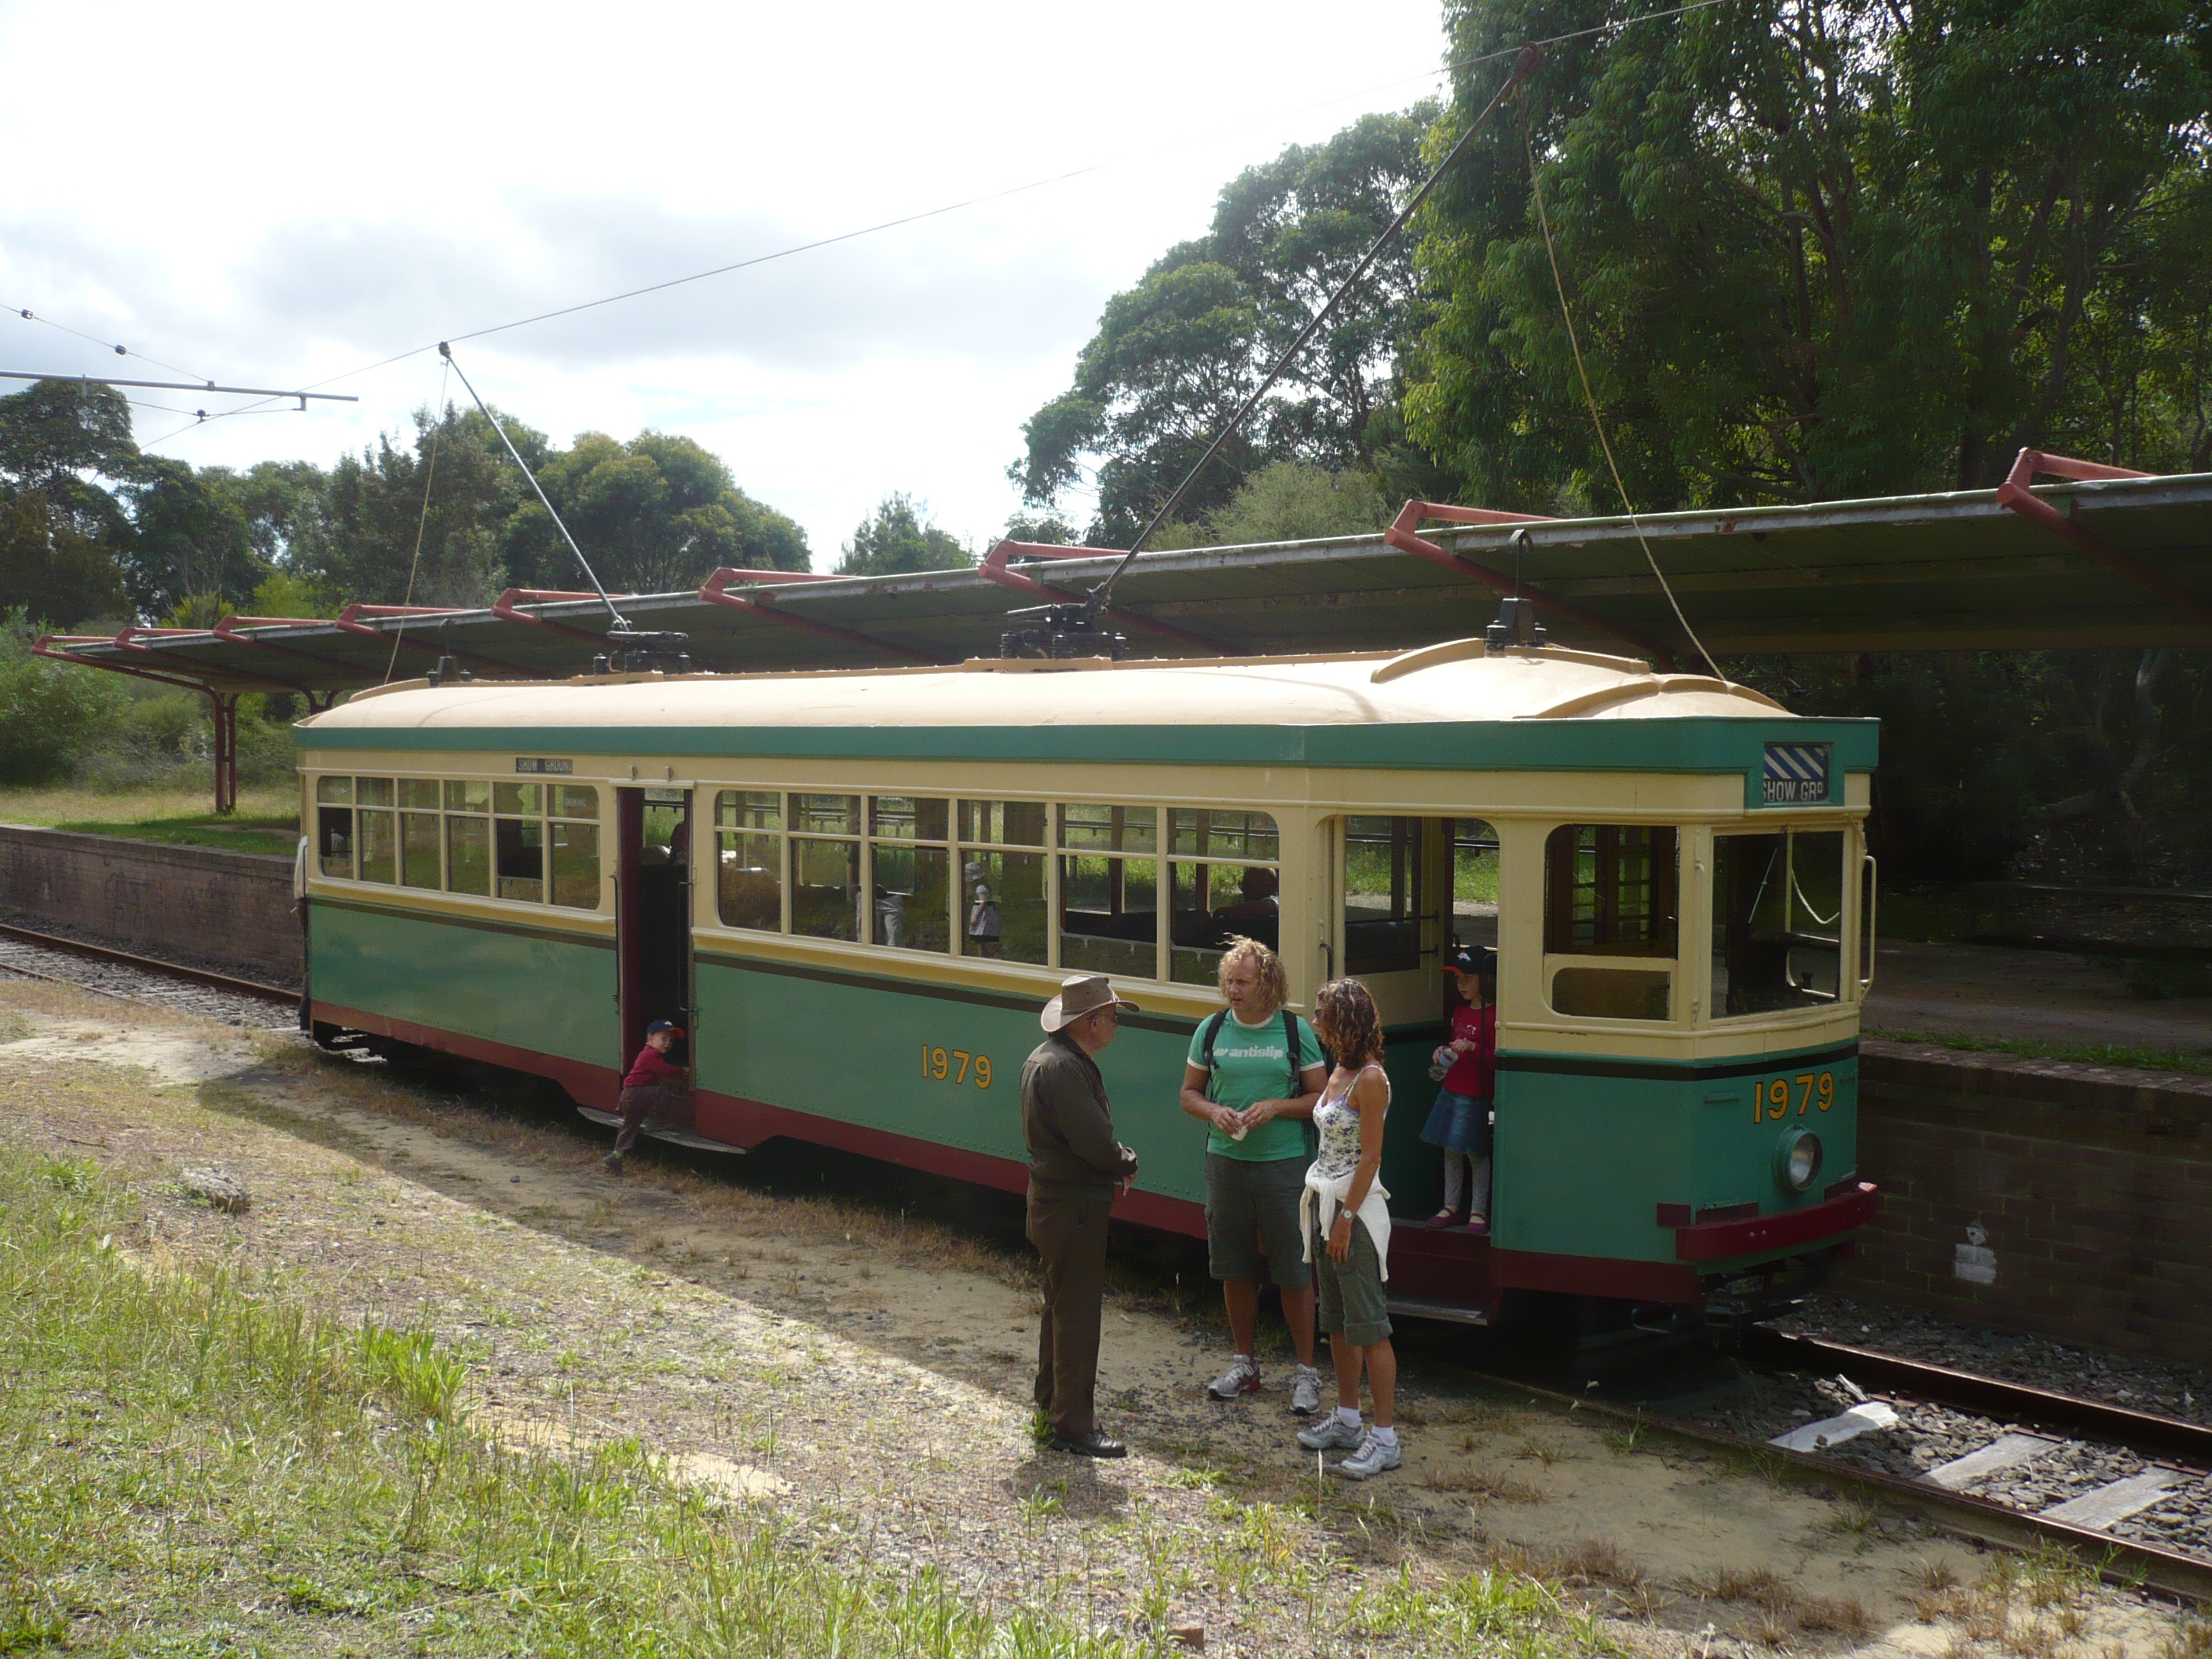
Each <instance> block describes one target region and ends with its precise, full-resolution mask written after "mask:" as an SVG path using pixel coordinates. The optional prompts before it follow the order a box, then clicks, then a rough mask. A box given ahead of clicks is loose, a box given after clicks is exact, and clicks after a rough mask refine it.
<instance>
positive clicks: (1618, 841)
mask: <svg viewBox="0 0 2212 1659" xmlns="http://www.w3.org/2000/svg"><path fill="white" fill-rule="evenodd" d="M1586 834H1587V836H1588V838H1589V839H1588V842H1587V844H1585V843H1584V841H1583V837H1584V836H1585V835H1586ZM1682 839H1683V838H1682V835H1681V831H1680V829H1678V828H1677V827H1676V826H1674V825H1673V824H1663V823H1563V824H1559V825H1558V826H1556V827H1555V828H1553V829H1552V830H1551V832H1550V833H1549V834H1548V835H1547V836H1546V837H1545V839H1544V998H1545V1002H1546V1004H1547V1006H1549V1007H1550V1009H1551V1011H1552V1012H1553V1013H1555V1014H1559V1015H1562V1016H1564V1017H1565V1018H1576V1019H1606V1020H1632V1021H1635V1022H1638V1023H1639V1024H1643V1023H1650V1024H1674V1023H1675V1022H1676V1019H1677V1016H1678V1014H1679V1012H1680V1001H1681V1000H1680V997H1679V995H1677V994H1676V991H1677V986H1676V981H1677V979H1678V977H1679V975H1680V971H1681V924H1682V916H1681V910H1682V879H1681V870H1682ZM1639 843H1640V846H1639ZM1632 861H1640V862H1641V863H1642V864H1643V866H1644V868H1643V870H1642V871H1641V872H1638V870H1637V869H1636V868H1635V867H1634V864H1633V862H1632ZM1585 872H1587V875H1588V879H1586V880H1585V879H1584V878H1583V877H1584V873H1585ZM1631 893H1637V894H1639V895H1641V897H1640V901H1639V902H1638V904H1637V905H1636V907H1635V908H1631V907H1630V905H1629V903H1628V902H1626V896H1627V895H1629V894H1631ZM1585 895H1587V898H1588V902H1587V903H1584V902H1583V897H1584V896H1585ZM1584 927H1587V930H1588V931H1587V936H1585V935H1584V933H1583V929H1584Z"/></svg>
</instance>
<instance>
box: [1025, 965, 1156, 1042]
mask: <svg viewBox="0 0 2212 1659" xmlns="http://www.w3.org/2000/svg"><path fill="white" fill-rule="evenodd" d="M1109 1003H1111V1004H1112V1005H1113V1006H1115V1007H1117V1008H1127V1010H1128V1011H1129V1012H1131V1013H1135V1012H1137V1005H1136V1004H1135V1003H1133V1002H1132V1001H1130V1000H1128V999H1127V997H1117V996H1115V994H1114V987H1113V986H1112V985H1111V984H1110V983H1109V982H1108V981H1107V978H1106V975H1103V974H1070V975H1068V976H1067V977H1066V979H1064V980H1062V981H1060V994H1059V995H1058V996H1056V997H1054V999H1053V1000H1051V1001H1050V1002H1048V1003H1046V1004H1045V1006H1044V1012H1042V1014H1039V1015H1038V1016H1037V1024H1040V1025H1042V1026H1043V1027H1044V1029H1045V1030H1048V1031H1064V1030H1066V1029H1067V1028H1068V1027H1069V1026H1071V1025H1073V1024H1075V1022H1076V1021H1077V1020H1079V1019H1081V1018H1083V1017H1084V1016H1085V1014H1095V1013H1097V1012H1098V1011H1099V1010H1100V1009H1101V1008H1103V1007H1105V1006H1107V1005H1108V1004H1109Z"/></svg>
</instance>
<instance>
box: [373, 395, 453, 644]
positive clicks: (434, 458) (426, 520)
mask: <svg viewBox="0 0 2212 1659" xmlns="http://www.w3.org/2000/svg"><path fill="white" fill-rule="evenodd" d="M452 372H453V359H452V358H451V357H448V358H447V359H446V366H445V367H444V368H441V369H440V370H439V371H438V401H437V404H436V405H435V407H436V409H437V412H438V418H437V419H436V421H435V422H433V423H432V425H431V428H430V459H429V460H428V463H427V464H426V465H424V467H423V469H422V514H421V516H419V517H418V518H417V519H416V520H415V556H414V557H413V558H411V559H410V560H408V562H407V597H406V598H404V599H402V600H400V601H399V629H398V632H397V633H395V634H394V635H392V660H391V661H389V662H387V663H386V664H385V665H384V683H385V684H386V685H389V684H392V672H393V671H394V670H396V669H397V668H398V666H399V647H400V646H401V645H402V644H403V643H404V642H405V641H406V638H407V612H408V609H409V607H410V606H411V605H414V603H415V573H416V571H417V570H420V569H421V568H422V532H424V531H426V530H428V528H429V527H430V490H431V488H432V486H433V485H435V483H437V482H438V435H439V433H440V432H441V430H442V429H443V428H444V427H445V424H446V376H447V374H451V373H452Z"/></svg>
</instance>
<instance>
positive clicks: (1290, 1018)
mask: <svg viewBox="0 0 2212 1659" xmlns="http://www.w3.org/2000/svg"><path fill="white" fill-rule="evenodd" d="M1283 1047H1284V1049H1285V1053H1286V1054H1288V1056H1289V1059H1290V1062H1291V1087H1290V1091H1289V1093H1288V1094H1286V1095H1285V1097H1284V1098H1285V1099H1286V1100H1296V1099H1297V1097H1298V1092H1299V1091H1298V1084H1299V1082H1300V1080H1301V1074H1302V1073H1304V1070H1305V1068H1304V1066H1300V1065H1299V1064H1298V1017H1297V1015H1296V1014H1294V1013H1292V1012H1291V1011H1290V1010H1289V1009H1287V1008H1285V1009H1284V1010H1283Z"/></svg>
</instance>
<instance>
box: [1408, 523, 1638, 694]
mask: <svg viewBox="0 0 2212 1659" xmlns="http://www.w3.org/2000/svg"><path fill="white" fill-rule="evenodd" d="M1424 519H1442V520H1445V521H1446V522H1447V523H1450V524H1475V525H1498V524H1550V523H1553V520H1550V519H1547V518H1546V517H1545V516H1544V515H1543V514H1541V513H1501V512H1499V511H1498V510H1497V509H1496V508H1494V507H1453V506H1451V505H1450V504H1449V503H1448V502H1444V501H1407V503H1406V504H1405V506H1403V507H1400V508H1399V509H1398V516H1397V517H1396V518H1395V519H1393V520H1391V521H1390V527H1389V529H1388V530H1386V531H1384V532H1383V541H1384V542H1385V543H1386V544H1389V546H1392V547H1395V548H1396V549H1397V550H1399V551H1400V552H1401V553H1410V554H1412V555H1413V556H1414V557H1415V558H1417V559H1426V560H1427V561H1428V562H1430V563H1431V564H1435V565H1441V566H1443V568H1445V569H1447V570H1455V571H1457V572H1458V573H1459V574H1461V575H1462V576H1468V577H1472V578H1473V579H1474V580H1476V581H1479V582H1480V583H1481V584H1482V585H1483V586H1485V587H1487V588H1488V589H1490V590H1491V592H1493V593H1498V594H1513V593H1519V594H1521V595H1522V597H1523V598H1525V599H1529V600H1531V601H1533V602H1534V605H1535V606H1536V608H1537V609H1538V610H1539V611H1550V612H1551V613H1552V614H1553V616H1555V617H1564V618H1565V619H1566V620H1567V621H1569V622H1573V623H1579V624H1581V625H1582V626H1583V627H1584V628H1587V629H1592V630H1594V631H1595V632H1597V633H1600V634H1603V635H1606V636H1607V638H1609V639H1616V640H1620V641H1625V642H1626V643H1627V644H1629V645H1632V646H1634V647H1636V648H1637V649H1638V650H1639V651H1647V652H1649V653H1651V655H1652V656H1653V657H1654V658H1656V659H1657V661H1658V665H1660V666H1661V667H1662V668H1670V667H1672V666H1673V665H1674V651H1673V650H1672V649H1671V648H1670V647H1667V646H1665V645H1662V644H1661V643H1660V642H1659V641H1657V640H1655V639H1653V638H1651V637H1650V635H1645V634H1639V633H1638V632H1637V631H1636V630H1635V629H1632V628H1624V627H1622V626H1621V625H1620V623H1617V622H1613V621H1610V620H1609V619H1607V618H1606V617H1601V616H1599V615H1598V614H1597V613H1596V612H1595V611H1585V610H1583V607H1582V606H1580V605H1576V604H1574V603H1573V602H1572V601H1571V600H1567V599H1554V598H1553V596H1552V595H1550V594H1548V593H1547V592H1544V591H1543V589H1541V588H1540V587H1524V586H1522V584H1521V583H1518V582H1516V581H1515V580H1513V579H1512V578H1511V577H1510V576H1508V575H1505V574H1503V573H1501V572H1499V571H1496V570H1492V568H1490V567H1489V566H1488V565H1486V564H1478V563H1477V562H1475V561H1474V560H1473V559H1470V558H1468V556H1467V555H1466V554H1464V553H1455V552H1453V551H1451V550H1449V548H1443V547H1439V546H1437V544H1436V543H1434V542H1432V541H1430V540H1428V539H1427V538H1425V537H1424V536H1422V535H1421V533H1420V526H1421V520H1424Z"/></svg>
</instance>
